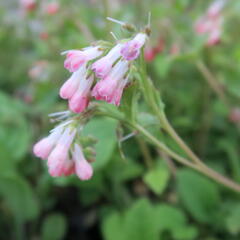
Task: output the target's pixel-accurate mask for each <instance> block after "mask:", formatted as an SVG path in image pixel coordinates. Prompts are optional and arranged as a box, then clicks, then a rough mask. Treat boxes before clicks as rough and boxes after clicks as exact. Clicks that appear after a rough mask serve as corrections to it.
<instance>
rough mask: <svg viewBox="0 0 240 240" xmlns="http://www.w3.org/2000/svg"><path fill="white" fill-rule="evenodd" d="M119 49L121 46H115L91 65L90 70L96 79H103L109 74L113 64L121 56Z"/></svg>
mask: <svg viewBox="0 0 240 240" xmlns="http://www.w3.org/2000/svg"><path fill="white" fill-rule="evenodd" d="M121 47H122V44H117V45H116V46H115V47H114V48H112V50H111V51H110V52H109V53H108V54H107V55H106V56H105V57H103V58H101V59H99V60H98V61H96V62H95V63H93V65H92V70H93V71H94V72H95V73H96V76H97V77H98V78H104V77H105V76H106V75H107V74H108V73H109V72H110V70H111V68H112V65H113V64H114V62H115V61H116V60H117V59H118V58H119V57H120V56H121V55H120V50H121Z"/></svg>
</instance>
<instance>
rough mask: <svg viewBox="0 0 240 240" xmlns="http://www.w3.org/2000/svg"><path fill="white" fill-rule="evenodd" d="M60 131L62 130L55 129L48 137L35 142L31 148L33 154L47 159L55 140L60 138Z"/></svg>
mask: <svg viewBox="0 0 240 240" xmlns="http://www.w3.org/2000/svg"><path fill="white" fill-rule="evenodd" d="M62 130H63V129H62V128H56V129H54V130H53V131H52V133H51V134H50V135H49V136H48V137H45V138H43V139H41V140H40V141H39V142H37V143H36V144H35V145H34V147H33V153H34V154H35V155H36V156H37V157H39V158H42V159H47V158H48V156H49V154H50V152H51V151H52V149H53V147H54V146H55V144H56V142H57V140H58V139H59V137H60V136H61V134H62Z"/></svg>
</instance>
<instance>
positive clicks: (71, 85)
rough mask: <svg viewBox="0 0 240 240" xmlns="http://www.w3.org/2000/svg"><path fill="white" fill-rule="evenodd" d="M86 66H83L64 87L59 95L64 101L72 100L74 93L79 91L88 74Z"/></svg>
mask: <svg viewBox="0 0 240 240" xmlns="http://www.w3.org/2000/svg"><path fill="white" fill-rule="evenodd" d="M86 71H87V69H86V66H85V65H83V66H82V67H80V68H79V69H78V70H77V71H76V72H74V73H73V74H72V76H71V77H70V78H69V79H68V80H67V81H66V82H65V83H64V84H63V85H62V87H61V88H60V92H59V95H60V96H61V98H63V99H71V97H72V96H73V95H74V93H75V92H76V91H77V89H78V87H79V84H80V81H81V79H82V78H84V76H85V74H86Z"/></svg>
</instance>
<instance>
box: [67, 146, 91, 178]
mask: <svg viewBox="0 0 240 240" xmlns="http://www.w3.org/2000/svg"><path fill="white" fill-rule="evenodd" d="M72 155H73V161H74V163H75V173H76V174H77V176H78V177H79V178H80V179H81V180H89V179H90V178H91V177H92V175H93V169H92V166H91V165H90V164H89V163H88V161H87V160H86V159H85V157H84V155H83V152H82V149H81V147H80V145H79V144H75V145H74V150H73V152H72Z"/></svg>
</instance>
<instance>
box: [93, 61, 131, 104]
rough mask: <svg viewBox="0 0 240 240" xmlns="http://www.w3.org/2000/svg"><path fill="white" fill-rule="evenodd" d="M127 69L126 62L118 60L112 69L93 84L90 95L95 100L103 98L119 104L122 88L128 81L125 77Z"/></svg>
mask: <svg viewBox="0 0 240 240" xmlns="http://www.w3.org/2000/svg"><path fill="white" fill-rule="evenodd" d="M127 71H128V62H127V61H125V60H120V61H119V62H118V63H117V64H116V65H115V66H114V67H113V69H112V71H111V72H110V73H109V74H108V75H107V76H106V77H105V78H103V79H101V80H100V81H99V82H98V83H97V84H96V85H95V87H94V88H93V90H92V96H94V97H95V98H96V99H97V100H104V101H106V102H108V103H111V104H115V105H116V106H119V104H120V101H121V97H122V93H123V89H124V87H125V86H126V84H127V82H128V80H127V77H125V75H126V73H127Z"/></svg>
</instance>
